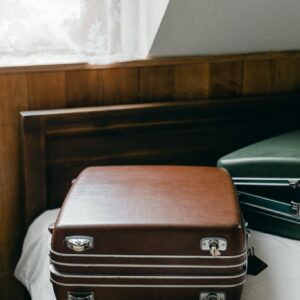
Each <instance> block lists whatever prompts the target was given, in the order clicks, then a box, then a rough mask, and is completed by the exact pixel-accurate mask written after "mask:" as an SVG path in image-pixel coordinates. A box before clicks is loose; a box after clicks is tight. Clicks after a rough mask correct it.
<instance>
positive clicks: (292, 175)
mask: <svg viewBox="0 0 300 300" xmlns="http://www.w3.org/2000/svg"><path fill="white" fill-rule="evenodd" d="M218 166H219V167H223V168H226V169H227V170H228V171H229V173H230V174H231V176H232V179H233V181H234V183H235V185H236V188H237V191H238V195H239V200H240V204H241V208H242V210H243V213H244V217H245V219H246V220H247V221H248V222H249V228H253V229H257V230H261V231H264V232H268V233H272V234H276V235H280V236H283V237H288V238H292V239H297V240H300V131H293V132H289V133H286V134H283V135H279V136H276V137H273V138H270V139H267V140H264V141H261V142H258V143H256V144H253V145H250V146H248V147H245V148H242V149H240V150H237V151H235V152H233V153H230V154H228V155H226V156H224V157H222V158H221V159H220V160H219V162H218Z"/></svg>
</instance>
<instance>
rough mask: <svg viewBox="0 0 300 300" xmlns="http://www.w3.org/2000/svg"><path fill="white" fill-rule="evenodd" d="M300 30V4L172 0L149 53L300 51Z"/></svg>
mask: <svg viewBox="0 0 300 300" xmlns="http://www.w3.org/2000/svg"><path fill="white" fill-rule="evenodd" d="M151 1H152V0H151ZM299 28H300V1H299V0H284V1H283V0H170V2H169V5H168V7H167V10H166V12H165V15H164V18H163V20H162V23H161V25H160V27H159V29H158V31H157V34H156V36H155V39H154V41H153V43H152V46H151V48H150V51H149V54H148V55H149V56H150V57H151V56H152V57H155V56H173V55H175V56H176V55H205V54H227V53H248V52H259V51H275V50H294V49H300V31H299Z"/></svg>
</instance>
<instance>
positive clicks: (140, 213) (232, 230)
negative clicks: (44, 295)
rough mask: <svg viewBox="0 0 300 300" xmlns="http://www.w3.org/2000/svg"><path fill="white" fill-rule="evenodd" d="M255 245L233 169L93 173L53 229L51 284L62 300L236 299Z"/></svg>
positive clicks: (74, 191) (78, 183)
mask: <svg viewBox="0 0 300 300" xmlns="http://www.w3.org/2000/svg"><path fill="white" fill-rule="evenodd" d="M246 244H247V238H246V235H245V227H244V224H243V219H242V217H241V213H240V208H239V204H238V201H237V196H236V192H235V189H234V186H233V183H232V181H231V178H230V176H229V175H228V173H227V172H226V171H225V170H224V169H218V168H209V167H185V166H115V167H91V168H87V169H85V170H84V171H83V172H82V173H81V174H80V175H79V177H78V178H77V179H76V180H75V183H74V184H73V186H72V188H71V190H70V192H69V193H68V195H67V197H66V199H65V201H64V204H63V206H62V209H61V211H60V214H59V216H58V219H57V221H56V224H55V226H54V229H53V235H52V242H51V249H50V263H51V264H50V271H51V281H52V283H53V286H54V291H55V294H56V297H57V299H59V300H63V299H68V300H79V299H80V300H93V299H96V300H97V299H99V300H100V299H105V300H137V299H139V300H140V299H143V300H169V299H170V300H171V299H173V300H183V299H185V300H199V299H200V300H225V299H226V300H230V299H234V300H237V299H240V296H241V293H242V287H243V284H244V282H245V276H246V271H247V270H246V269H247V245H246Z"/></svg>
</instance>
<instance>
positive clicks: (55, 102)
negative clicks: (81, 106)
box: [27, 72, 66, 109]
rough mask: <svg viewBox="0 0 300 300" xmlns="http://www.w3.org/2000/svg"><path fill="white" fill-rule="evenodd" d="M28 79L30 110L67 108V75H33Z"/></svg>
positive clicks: (58, 73) (55, 73)
mask: <svg viewBox="0 0 300 300" xmlns="http://www.w3.org/2000/svg"><path fill="white" fill-rule="evenodd" d="M27 77H28V101H29V108H30V109H46V108H47V109H51V108H63V107H66V95H65V73H64V72H50V73H31V74H28V75H27Z"/></svg>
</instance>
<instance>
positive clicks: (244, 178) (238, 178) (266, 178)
mask: <svg viewBox="0 0 300 300" xmlns="http://www.w3.org/2000/svg"><path fill="white" fill-rule="evenodd" d="M232 180H267V181H268V180H274V181H276V180H286V181H289V180H300V178H278V177H232Z"/></svg>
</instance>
